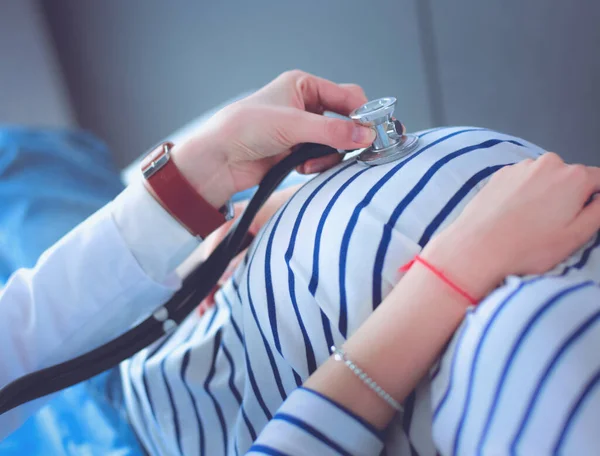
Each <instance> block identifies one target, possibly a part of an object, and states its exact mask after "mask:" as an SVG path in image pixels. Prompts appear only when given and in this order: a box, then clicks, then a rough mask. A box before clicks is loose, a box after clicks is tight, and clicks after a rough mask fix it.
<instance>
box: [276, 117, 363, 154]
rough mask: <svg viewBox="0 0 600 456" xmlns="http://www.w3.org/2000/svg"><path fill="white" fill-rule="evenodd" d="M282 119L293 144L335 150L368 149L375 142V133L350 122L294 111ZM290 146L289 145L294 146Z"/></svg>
mask: <svg viewBox="0 0 600 456" xmlns="http://www.w3.org/2000/svg"><path fill="white" fill-rule="evenodd" d="M286 117H287V118H286V119H284V122H286V128H285V129H286V131H287V132H288V135H287V137H288V138H289V139H290V140H291V141H294V143H295V144H300V143H305V142H312V143H318V144H325V145H327V146H330V147H333V148H335V149H359V148H362V147H368V146H370V145H371V143H372V142H373V141H374V140H375V131H374V130H373V129H371V128H368V127H363V126H362V125H359V124H357V123H355V122H353V121H351V120H345V119H336V118H333V117H325V116H322V115H319V114H313V113H310V112H305V111H300V110H294V111H293V112H290V113H289V116H286ZM295 144H291V145H295Z"/></svg>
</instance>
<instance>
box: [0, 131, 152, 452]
mask: <svg viewBox="0 0 600 456" xmlns="http://www.w3.org/2000/svg"><path fill="white" fill-rule="evenodd" d="M121 190H122V183H121V181H120V177H119V173H118V171H117V169H116V168H115V167H114V166H113V164H112V162H111V160H110V154H109V152H108V150H107V149H106V147H105V146H104V145H103V144H102V143H101V142H99V141H98V140H96V139H95V138H94V137H93V136H92V135H90V134H88V133H85V132H70V131H58V130H30V129H24V128H3V129H0V201H2V204H0V285H1V284H2V283H4V282H6V280H7V279H8V277H9V276H10V274H11V273H12V272H13V271H14V270H15V269H17V268H20V267H30V266H33V265H34V264H35V262H36V261H37V258H38V257H39V256H40V254H41V253H42V252H43V251H44V250H46V249H47V248H48V247H50V246H51V245H52V244H54V243H55V242H56V241H57V240H58V239H60V237H62V236H63V235H64V234H65V233H67V232H68V231H69V230H71V229H72V228H73V227H75V226H76V225H77V224H79V223H80V222H81V221H83V220H84V219H85V218H87V217H88V216H89V215H91V214H92V213H94V212H95V211H97V210H98V209H99V208H101V207H102V206H104V205H105V204H106V203H107V202H108V201H110V200H111V199H113V198H114V197H115V196H116V195H117V194H118V193H119V192H120V191H121ZM0 454H2V455H3V456H12V455H14V456H17V455H18V456H22V455H28V456H38V455H39V456H42V455H44V456H46V455H56V456H71V455H82V454H86V455H119V456H137V455H143V454H144V451H143V450H142V449H141V447H140V445H139V443H138V441H137V439H136V436H135V434H134V432H133V430H132V429H131V427H130V426H129V424H128V422H127V419H126V414H125V411H124V407H123V401H122V396H121V386H120V379H119V376H118V370H116V369H114V370H111V371H107V372H104V373H102V374H100V375H99V376H97V377H95V378H93V379H91V380H89V381H87V382H84V383H81V384H79V385H76V386H73V387H71V388H68V389H67V390H65V391H62V392H60V393H58V394H57V395H56V396H55V397H53V399H52V400H51V401H50V402H49V403H48V404H47V405H46V406H45V407H44V408H42V409H41V410H40V411H39V412H38V413H37V414H36V415H34V416H33V417H31V418H30V419H29V420H28V421H27V422H26V423H25V424H24V425H23V426H22V427H21V428H20V429H18V430H17V431H16V432H14V433H13V434H12V435H10V436H9V437H7V438H6V439H5V440H4V441H2V442H0Z"/></svg>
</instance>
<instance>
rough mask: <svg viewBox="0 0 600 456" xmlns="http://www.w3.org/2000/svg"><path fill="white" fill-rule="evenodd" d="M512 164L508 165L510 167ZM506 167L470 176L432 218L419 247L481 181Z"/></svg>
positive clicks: (490, 167)
mask: <svg viewBox="0 0 600 456" xmlns="http://www.w3.org/2000/svg"><path fill="white" fill-rule="evenodd" d="M511 164H512V163H509V165H511ZM504 166H507V165H495V166H488V167H487V168H484V169H482V170H481V171H479V172H478V173H476V174H474V175H473V176H471V178H470V179H469V180H467V181H466V182H465V183H464V184H463V186H462V187H461V188H460V189H459V190H458V191H457V192H456V193H455V194H454V195H453V196H452V198H450V199H449V200H448V202H447V203H446V205H445V206H444V207H443V208H442V210H441V211H440V212H439V213H438V214H437V215H436V216H435V217H434V218H433V220H432V221H431V223H430V224H429V225H428V226H427V228H425V231H424V232H423V235H422V236H421V239H419V245H420V246H421V247H425V245H426V244H427V243H428V242H429V240H430V239H431V236H432V235H433V233H435V232H436V231H437V229H438V228H439V227H440V225H441V224H442V223H443V222H444V220H446V218H447V217H448V216H449V215H450V214H451V213H452V211H453V210H454V209H455V208H456V206H458V205H459V203H460V202H461V201H462V200H463V199H464V198H465V197H466V196H467V195H468V194H469V193H470V192H471V190H473V189H474V188H475V187H476V186H477V184H479V183H480V182H481V181H482V180H484V179H486V178H487V177H489V176H490V175H492V174H493V173H495V172H496V171H498V170H499V169H500V168H503V167H504Z"/></svg>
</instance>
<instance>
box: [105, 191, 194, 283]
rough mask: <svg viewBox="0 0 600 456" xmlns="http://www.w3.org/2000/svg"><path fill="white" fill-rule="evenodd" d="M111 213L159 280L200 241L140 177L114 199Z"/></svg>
mask: <svg viewBox="0 0 600 456" xmlns="http://www.w3.org/2000/svg"><path fill="white" fill-rule="evenodd" d="M112 216H113V219H114V221H115V224H116V225H117V228H118V229H119V231H120V233H121V236H122V237H123V239H124V240H125V243H126V244H127V246H128V247H129V249H130V251H131V253H132V254H133V256H134V257H135V259H136V260H137V261H138V262H139V264H140V266H141V267H142V269H143V270H144V272H146V274H148V276H149V277H151V278H152V279H153V280H155V281H157V282H163V281H164V280H165V279H166V278H167V277H168V276H169V275H170V274H172V273H173V272H174V271H175V269H176V268H177V267H178V266H179V265H180V264H181V263H182V262H183V260H185V259H186V258H187V257H188V256H189V255H190V254H191V253H192V252H193V250H194V249H195V248H196V247H198V245H199V244H200V241H199V240H198V239H197V238H196V237H194V236H193V235H191V234H190V233H189V232H188V231H187V230H186V229H185V228H184V227H182V226H181V225H180V224H179V222H177V221H176V220H175V219H174V218H173V217H171V215H170V214H169V213H168V212H167V211H165V210H164V209H163V207H162V206H161V205H160V204H159V203H158V202H157V201H156V200H155V199H154V197H153V196H152V195H150V193H148V191H147V190H146V189H145V187H144V184H143V182H142V181H141V180H140V181H137V182H134V183H132V184H131V185H130V186H129V187H127V188H126V189H125V190H124V191H123V192H122V193H121V194H120V195H119V196H118V197H117V198H116V199H115V200H114V201H113V203H112Z"/></svg>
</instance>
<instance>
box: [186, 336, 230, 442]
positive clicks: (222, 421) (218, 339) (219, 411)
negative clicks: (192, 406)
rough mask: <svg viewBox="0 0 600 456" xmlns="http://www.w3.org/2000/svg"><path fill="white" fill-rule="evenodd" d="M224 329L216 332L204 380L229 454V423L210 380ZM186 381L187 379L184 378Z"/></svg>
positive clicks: (213, 373) (214, 368) (213, 374)
mask: <svg viewBox="0 0 600 456" xmlns="http://www.w3.org/2000/svg"><path fill="white" fill-rule="evenodd" d="M222 335H223V334H222V329H219V330H218V331H217V332H216V334H215V339H214V340H215V344H214V345H215V347H214V350H213V356H212V360H211V363H210V371H209V372H208V375H207V376H206V380H205V381H204V390H205V391H206V394H208V396H209V397H210V399H211V401H212V403H213V405H214V406H215V411H216V412H217V417H218V418H219V424H220V425H221V431H222V433H223V446H224V449H225V451H224V452H223V454H227V446H228V443H229V442H228V439H227V424H226V423H225V417H224V415H223V409H222V408H221V405H220V404H219V402H218V401H217V399H216V398H215V395H214V394H213V393H212V392H211V390H210V382H211V381H212V379H213V377H214V376H215V372H216V370H217V356H218V354H219V347H220V345H221V337H222ZM184 382H185V379H184Z"/></svg>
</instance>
